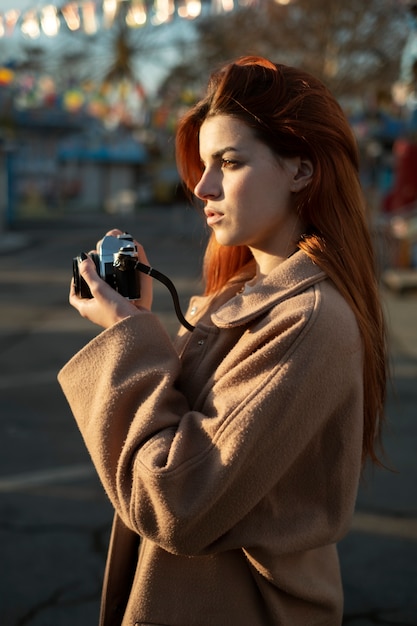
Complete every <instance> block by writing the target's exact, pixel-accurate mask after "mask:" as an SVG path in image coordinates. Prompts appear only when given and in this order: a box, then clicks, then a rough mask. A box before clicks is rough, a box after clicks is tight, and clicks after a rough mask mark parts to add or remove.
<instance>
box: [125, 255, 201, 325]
mask: <svg viewBox="0 0 417 626" xmlns="http://www.w3.org/2000/svg"><path fill="white" fill-rule="evenodd" d="M135 270H138V271H139V272H142V273H143V274H148V276H152V278H155V279H156V280H158V281H159V282H160V283H163V284H164V285H165V287H168V289H169V292H170V294H171V297H172V301H173V303H174V308H175V313H176V314H177V318H178V320H179V321H180V323H181V324H182V325H183V326H184V327H185V328H186V329H187V330H190V331H191V332H192V331H193V330H194V328H195V327H194V326H192V324H190V323H189V322H187V320H186V319H185V317H184V315H183V313H182V311H181V307H180V301H179V297H178V292H177V290H176V288H175V285H174V283H173V282H172V280H171V279H170V278H168V276H165V274H162V272H158V270H155V269H154V268H153V267H150V266H149V265H145V264H144V263H140V262H139V261H138V262H137V263H136V265H135Z"/></svg>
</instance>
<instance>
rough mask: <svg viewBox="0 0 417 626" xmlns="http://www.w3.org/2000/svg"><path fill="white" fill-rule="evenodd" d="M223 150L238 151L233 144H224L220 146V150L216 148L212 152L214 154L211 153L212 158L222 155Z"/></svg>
mask: <svg viewBox="0 0 417 626" xmlns="http://www.w3.org/2000/svg"><path fill="white" fill-rule="evenodd" d="M225 152H239V149H238V148H236V147H234V146H226V147H225V148H220V150H216V152H214V154H212V157H213V158H214V159H217V158H219V157H221V156H223V154H224V153H225Z"/></svg>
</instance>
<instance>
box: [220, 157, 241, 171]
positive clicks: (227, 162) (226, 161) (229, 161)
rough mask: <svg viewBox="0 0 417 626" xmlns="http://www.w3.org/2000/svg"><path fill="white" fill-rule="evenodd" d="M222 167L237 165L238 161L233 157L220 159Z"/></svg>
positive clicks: (228, 167)
mask: <svg viewBox="0 0 417 626" xmlns="http://www.w3.org/2000/svg"><path fill="white" fill-rule="evenodd" d="M221 164H222V168H226V169H232V168H234V167H237V166H238V165H239V162H238V161H236V160H234V159H224V158H223V159H222V160H221Z"/></svg>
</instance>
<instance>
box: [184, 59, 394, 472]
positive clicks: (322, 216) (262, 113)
mask: <svg viewBox="0 0 417 626" xmlns="http://www.w3.org/2000/svg"><path fill="white" fill-rule="evenodd" d="M215 115H231V116H233V117H235V118H238V119H240V120H242V121H243V122H244V123H245V124H247V125H248V126H249V127H250V128H252V129H253V132H254V133H255V136H256V137H257V138H258V139H260V140H261V141H263V142H264V143H265V144H266V145H267V146H269V148H270V149H271V150H272V151H273V152H275V153H276V154H277V156H278V157H280V156H281V157H295V156H299V157H302V158H307V159H309V160H310V161H311V162H312V164H313V168H314V174H313V178H312V181H311V183H310V184H309V185H308V186H307V187H306V188H305V189H303V190H302V191H300V192H298V193H297V195H296V198H295V206H294V209H295V210H296V211H297V212H298V214H299V216H300V219H301V220H302V222H303V223H305V224H307V225H308V230H307V234H306V236H304V237H303V238H302V239H301V241H300V242H299V243H298V246H299V248H301V249H302V250H304V252H305V253H306V254H307V255H308V256H309V257H310V258H311V259H312V260H313V262H314V263H316V264H317V265H318V266H320V267H321V268H322V269H323V270H324V271H325V272H326V273H327V275H328V276H329V278H330V279H331V280H332V281H333V282H334V283H335V285H336V286H337V288H338V289H339V291H340V292H341V294H342V295H343V296H344V298H345V299H346V301H347V302H348V303H349V305H350V306H351V307H352V309H353V311H354V313H355V316H356V319H357V322H358V326H359V329H360V332H361V335H362V339H363V346H364V370H363V377H364V394H365V408H364V437H363V460H364V461H365V460H366V458H367V457H370V458H371V460H372V461H374V462H378V457H377V454H376V444H377V440H379V438H380V434H381V424H382V416H383V410H384V403H385V391H386V379H387V374H386V341H385V325H384V319H383V313H382V309H381V304H380V298H379V293H378V282H377V278H376V272H375V259H374V252H373V246H372V241H371V235H370V231H369V226H368V220H367V216H366V207H365V201H364V198H363V194H362V189H361V186H360V182H359V156H358V151H357V144H356V140H355V137H354V135H353V133H352V130H351V128H350V126H349V123H348V121H347V119H346V116H345V115H344V113H343V111H342V109H341V107H340V106H339V104H338V103H337V101H336V100H335V99H334V97H333V96H332V95H331V93H330V92H329V90H328V89H327V88H326V87H325V85H323V83H321V82H320V81H319V80H317V79H316V78H314V77H313V76H311V75H309V74H307V73H306V72H304V71H301V70H299V69H296V68H294V67H289V66H285V65H279V64H274V63H272V62H270V61H268V60H267V59H264V58H261V57H243V58H241V59H238V60H237V61H235V62H234V63H230V64H228V65H226V66H225V67H224V68H223V69H221V70H219V71H218V72H215V73H214V74H213V75H212V76H211V78H210V81H209V84H208V89H207V95H206V96H205V98H204V99H202V100H201V101H200V102H199V103H197V104H196V105H195V106H194V107H193V108H191V110H190V111H189V112H188V113H187V114H186V115H185V116H184V117H183V119H182V120H181V121H180V123H179V126H178V130H177V137H176V154H177V164H178V169H179V172H180V175H181V177H182V179H183V181H184V184H185V185H186V187H187V188H188V189H189V190H190V192H192V191H193V190H194V188H195V186H196V184H197V182H198V181H199V180H200V177H201V175H202V166H201V161H200V156H199V131H200V127H201V125H202V123H203V122H204V120H205V119H206V118H207V117H211V116H215ZM251 258H252V254H251V252H250V250H249V249H248V248H247V247H246V246H227V247H226V246H221V245H219V244H218V243H217V242H216V239H215V238H214V236H213V234H212V235H211V238H210V240H209V243H208V246H207V249H206V254H205V260H204V276H205V283H206V294H212V293H215V292H217V291H218V290H220V289H221V288H222V287H223V286H224V285H225V284H226V283H227V281H228V280H230V278H231V277H232V276H234V275H236V274H237V273H238V272H239V271H241V270H242V268H243V267H244V266H245V265H247V264H248V263H249V262H250V261H251Z"/></svg>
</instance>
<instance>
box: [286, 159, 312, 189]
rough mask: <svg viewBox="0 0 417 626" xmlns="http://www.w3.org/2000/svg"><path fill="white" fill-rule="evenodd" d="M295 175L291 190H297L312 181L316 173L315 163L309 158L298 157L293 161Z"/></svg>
mask: <svg viewBox="0 0 417 626" xmlns="http://www.w3.org/2000/svg"><path fill="white" fill-rule="evenodd" d="M293 166H294V169H293V176H292V179H291V183H290V188H291V191H294V192H297V191H301V189H304V187H306V186H307V185H308V184H309V182H310V181H311V179H312V177H313V173H314V168H313V164H312V162H311V161H310V160H309V159H302V158H301V157H297V158H295V159H294V162H293Z"/></svg>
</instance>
